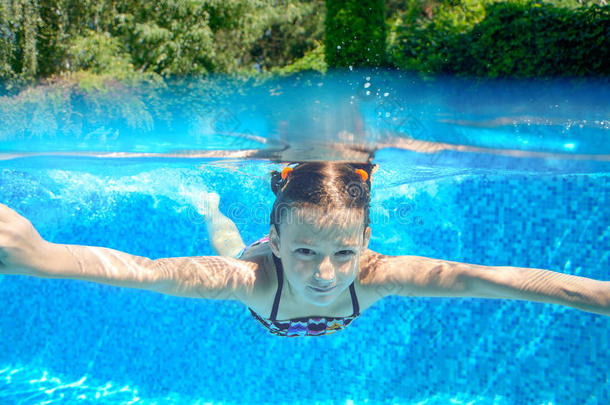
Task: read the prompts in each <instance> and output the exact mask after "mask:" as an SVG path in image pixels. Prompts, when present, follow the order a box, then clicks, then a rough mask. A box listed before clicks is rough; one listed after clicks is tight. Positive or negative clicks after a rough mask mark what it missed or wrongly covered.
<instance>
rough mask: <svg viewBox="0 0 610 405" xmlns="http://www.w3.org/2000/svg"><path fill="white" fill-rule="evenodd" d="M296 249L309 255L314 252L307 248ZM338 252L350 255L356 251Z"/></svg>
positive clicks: (342, 254)
mask: <svg viewBox="0 0 610 405" xmlns="http://www.w3.org/2000/svg"><path fill="white" fill-rule="evenodd" d="M296 251H297V253H301V254H304V255H309V254H310V253H313V251H312V250H311V249H305V248H299V249H297V250H296ZM338 254H340V255H341V256H348V255H353V254H354V252H353V251H351V250H341V251H340V252H339V253H338Z"/></svg>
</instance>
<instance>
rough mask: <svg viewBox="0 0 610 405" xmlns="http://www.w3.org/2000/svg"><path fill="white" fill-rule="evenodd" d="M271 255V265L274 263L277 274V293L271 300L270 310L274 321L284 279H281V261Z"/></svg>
mask: <svg viewBox="0 0 610 405" xmlns="http://www.w3.org/2000/svg"><path fill="white" fill-rule="evenodd" d="M271 254H272V255H273V263H275V271H276V272H277V291H276V293H275V298H274V299H273V309H272V310H271V318H270V319H271V320H272V321H274V322H275V321H276V319H275V317H276V316H277V310H278V308H279V307H280V297H281V295H282V285H283V284H284V279H283V277H282V273H283V272H282V261H281V260H280V259H279V257H277V256H276V255H275V254H273V253H271Z"/></svg>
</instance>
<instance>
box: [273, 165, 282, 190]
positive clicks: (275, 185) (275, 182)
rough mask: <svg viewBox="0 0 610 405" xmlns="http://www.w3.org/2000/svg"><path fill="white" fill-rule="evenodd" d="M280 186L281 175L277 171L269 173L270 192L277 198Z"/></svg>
mask: <svg viewBox="0 0 610 405" xmlns="http://www.w3.org/2000/svg"><path fill="white" fill-rule="evenodd" d="M281 186H282V174H281V173H280V172H278V171H277V170H274V171H272V172H271V191H273V194H274V195H276V196H277V194H278V192H279V190H280V188H281Z"/></svg>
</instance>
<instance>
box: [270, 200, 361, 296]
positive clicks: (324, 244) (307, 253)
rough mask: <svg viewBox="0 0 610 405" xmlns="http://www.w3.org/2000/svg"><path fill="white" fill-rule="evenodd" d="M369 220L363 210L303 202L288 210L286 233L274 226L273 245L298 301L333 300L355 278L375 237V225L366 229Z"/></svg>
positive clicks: (290, 287)
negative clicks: (308, 206)
mask: <svg viewBox="0 0 610 405" xmlns="http://www.w3.org/2000/svg"><path fill="white" fill-rule="evenodd" d="M363 222H364V218H363V214H362V212H359V211H357V210H345V211H339V212H337V211H335V212H332V213H328V212H322V211H320V210H317V209H316V210H311V209H308V210H306V209H302V208H301V209H293V210H290V212H289V213H288V214H286V215H285V217H284V220H283V222H282V224H281V225H280V226H281V237H278V235H277V232H276V230H275V227H274V226H271V229H270V231H269V238H270V242H271V243H270V246H271V250H272V251H273V253H274V254H275V255H276V256H277V257H279V258H281V260H282V267H283V268H284V277H285V279H286V282H287V284H288V286H287V287H288V288H289V291H290V293H291V294H292V296H293V297H294V298H295V300H296V301H297V303H298V302H301V303H310V304H314V305H318V306H325V305H328V304H330V303H332V302H333V301H334V300H335V299H336V298H337V297H338V296H339V295H340V294H341V293H342V292H343V291H344V290H345V289H346V288H347V287H349V285H350V284H351V283H352V282H353V281H354V280H355V278H356V276H357V275H358V267H359V263H360V255H361V253H362V252H363V251H364V250H365V249H366V248H367V246H368V242H369V239H370V237H371V228H370V227H367V229H366V233H364V232H363V231H364V229H363Z"/></svg>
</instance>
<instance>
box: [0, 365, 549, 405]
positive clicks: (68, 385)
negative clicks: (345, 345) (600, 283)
mask: <svg viewBox="0 0 610 405" xmlns="http://www.w3.org/2000/svg"><path fill="white" fill-rule="evenodd" d="M0 403H23V404H28V405H46V404H52V403H79V404H87V403H91V404H94V403H104V404H106V405H112V404H123V405H128V404H141V405H157V404H158V405H162V404H167V403H173V404H184V405H240V404H239V403H236V402H214V401H206V400H205V399H202V398H196V395H195V396H193V397H187V396H185V395H181V394H177V393H172V394H169V395H167V396H164V397H162V398H145V397H144V395H142V394H140V393H139V390H138V389H136V388H133V387H130V386H129V385H122V384H117V383H115V382H110V381H109V382H106V383H105V384H103V385H97V384H94V383H92V382H88V378H87V377H86V376H85V377H82V378H80V379H79V380H77V381H72V382H69V381H63V380H62V378H60V377H57V376H55V374H53V373H52V372H50V371H48V370H38V369H31V368H29V367H26V366H22V367H18V368H11V367H5V368H3V369H0ZM291 403H292V404H305V403H307V404H319V405H327V404H328V405H330V404H334V403H337V402H335V401H328V402H320V401H297V400H295V401H293V402H291ZM374 403H376V401H369V400H352V399H348V400H346V401H345V402H344V404H345V405H365V404H374ZM383 403H384V404H396V405H398V404H400V405H403V404H404V405H447V404H455V405H476V404H481V405H488V404H493V405H509V404H510V403H511V402H510V401H508V400H507V399H506V398H503V397H502V396H498V395H496V396H491V397H489V396H483V395H479V396H476V397H475V396H471V395H466V394H453V395H448V394H436V395H435V394H431V395H429V396H428V398H426V399H424V400H418V399H414V400H412V401H410V402H405V401H404V399H402V398H395V399H394V400H392V398H388V399H387V400H386V401H384V402H383ZM540 405H553V402H551V401H549V402H543V403H540Z"/></svg>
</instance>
